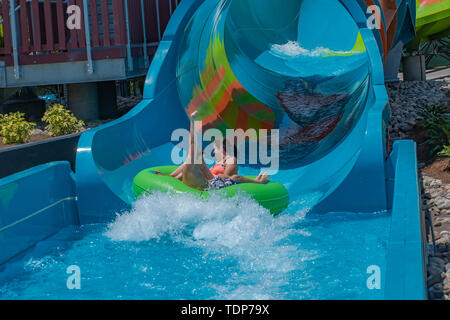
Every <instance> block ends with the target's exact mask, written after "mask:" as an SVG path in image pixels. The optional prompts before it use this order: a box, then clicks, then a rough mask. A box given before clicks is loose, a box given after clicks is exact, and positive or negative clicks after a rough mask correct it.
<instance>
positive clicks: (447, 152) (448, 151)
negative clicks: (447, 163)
mask: <svg viewBox="0 0 450 320" xmlns="http://www.w3.org/2000/svg"><path fill="white" fill-rule="evenodd" d="M438 156H440V157H450V145H446V146H444V149H442V150H441V151H440V152H439V153H438Z"/></svg>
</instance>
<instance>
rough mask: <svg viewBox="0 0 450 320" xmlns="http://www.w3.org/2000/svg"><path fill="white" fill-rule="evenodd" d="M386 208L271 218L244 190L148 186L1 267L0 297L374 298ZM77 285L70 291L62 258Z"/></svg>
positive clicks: (293, 211)
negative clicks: (168, 190) (104, 217)
mask: <svg viewBox="0 0 450 320" xmlns="http://www.w3.org/2000/svg"><path fill="white" fill-rule="evenodd" d="M390 222H391V214H390V212H379V213H364V214H357V213H329V214H312V213H309V212H308V203H307V201H306V202H305V200H302V201H293V203H292V204H291V206H290V207H289V209H288V210H287V212H286V213H285V214H283V215H281V216H278V217H276V218H273V217H272V216H271V215H270V214H269V213H268V212H267V211H266V210H265V209H264V208H262V207H260V206H259V205H258V204H257V203H256V202H254V201H253V200H251V199H249V198H247V197H246V196H245V195H238V196H236V197H235V198H234V199H233V201H226V200H224V199H221V198H219V197H218V196H217V197H212V198H211V199H209V200H207V202H204V201H200V200H197V199H195V198H192V197H191V196H189V195H170V194H155V195H152V196H150V197H147V198H144V199H141V200H139V201H138V202H137V203H136V206H135V208H134V209H133V210H132V211H130V212H127V213H124V214H122V215H118V216H117V217H116V219H115V220H114V221H113V222H111V223H110V224H108V225H107V224H92V225H84V226H81V227H75V226H73V227H68V228H65V229H63V230H61V231H60V232H59V233H58V234H56V235H54V236H52V237H50V238H48V239H47V240H45V241H42V242H40V243H38V244H37V245H36V246H35V247H34V248H32V249H31V250H29V251H27V252H26V254H25V255H24V256H22V257H20V258H18V259H16V260H15V261H13V262H10V263H8V264H6V265H3V266H2V268H3V269H2V270H1V272H0V299H194V300H197V299H382V298H383V297H384V292H383V289H384V284H383V285H382V286H381V289H380V290H370V289H368V287H367V284H366V283H367V279H368V278H369V276H370V275H371V274H368V273H367V268H368V267H369V266H373V265H375V266H378V267H379V268H380V269H381V276H382V277H381V281H382V282H383V272H384V270H385V265H386V261H385V260H386V252H387V242H388V235H389V231H390ZM72 265H76V266H78V267H79V268H80V271H81V289H80V290H69V289H68V288H67V285H66V282H67V278H68V277H69V276H70V274H67V273H66V271H67V268H68V267H69V266H72Z"/></svg>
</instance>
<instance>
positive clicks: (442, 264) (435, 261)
mask: <svg viewBox="0 0 450 320" xmlns="http://www.w3.org/2000/svg"><path fill="white" fill-rule="evenodd" d="M429 262H430V265H436V266H437V267H438V268H439V270H440V271H442V270H445V261H444V260H443V259H441V258H439V257H431V258H430V259H429ZM433 272H434V273H437V269H436V270H434V269H433Z"/></svg>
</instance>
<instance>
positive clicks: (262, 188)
mask: <svg viewBox="0 0 450 320" xmlns="http://www.w3.org/2000/svg"><path fill="white" fill-rule="evenodd" d="M176 168H177V166H163V167H155V168H149V169H145V170H143V171H141V172H140V173H139V174H138V175H137V176H136V177H135V178H134V180H133V193H134V194H135V196H136V197H139V196H141V195H143V194H150V193H152V192H153V191H162V192H168V191H169V190H171V191H174V192H176V193H184V192H190V193H192V194H197V195H199V196H200V197H205V198H207V197H209V196H210V193H211V192H222V193H223V194H224V195H225V196H226V197H232V196H234V195H235V194H236V193H238V192H239V191H244V192H245V193H246V194H248V195H250V196H251V197H252V198H253V199H254V200H256V201H257V202H258V203H259V204H260V205H261V206H262V207H264V208H266V209H268V210H269V211H270V213H271V214H273V215H277V214H279V213H280V212H282V211H283V210H284V209H286V208H287V206H288V205H289V193H288V191H287V190H286V188H285V187H284V186H283V185H282V184H281V183H278V182H273V181H270V182H269V183H268V184H257V183H242V184H238V185H233V186H230V187H226V188H223V189H220V190H217V191H200V190H197V189H193V188H191V187H189V186H187V185H185V184H184V183H182V182H181V181H179V180H178V179H175V178H172V177H168V176H161V175H157V174H155V173H154V171H155V170H158V171H160V172H162V173H164V174H170V173H172V172H173V171H175V169H176ZM249 178H254V176H249Z"/></svg>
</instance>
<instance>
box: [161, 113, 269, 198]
mask: <svg viewBox="0 0 450 320" xmlns="http://www.w3.org/2000/svg"><path fill="white" fill-rule="evenodd" d="M197 117H198V112H194V113H192V115H191V130H190V146H189V152H188V157H187V159H186V162H185V163H184V164H183V165H181V166H180V167H178V169H176V170H175V171H174V172H172V174H170V175H169V176H171V177H174V178H177V179H179V180H181V181H182V182H183V183H184V184H186V185H187V186H189V187H191V188H194V189H198V190H202V191H203V190H206V189H208V188H210V189H214V190H218V189H222V188H225V187H229V186H232V185H234V184H239V183H259V184H266V183H267V182H268V181H269V176H268V175H267V173H264V174H263V173H260V174H259V175H258V177H256V178H255V179H249V178H245V177H242V176H239V175H238V174H237V173H238V165H237V159H236V155H237V148H236V146H235V147H234V156H230V155H229V152H228V151H227V144H226V140H225V139H224V140H223V142H222V144H221V145H220V144H219V143H217V142H216V143H215V144H214V153H215V157H216V159H217V164H215V165H214V166H213V167H212V168H211V169H209V168H208V167H207V166H206V164H205V161H204V159H203V152H197V153H196V152H195V148H196V147H197V146H196V144H195V143H194V141H195V139H194V135H195V128H194V123H195V120H196V119H197ZM196 155H200V156H201V159H196V160H199V161H192V160H193V159H194V157H195V156H196ZM198 163H200V164H198ZM155 173H156V174H162V173H161V172H158V171H155Z"/></svg>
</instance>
